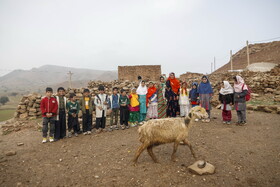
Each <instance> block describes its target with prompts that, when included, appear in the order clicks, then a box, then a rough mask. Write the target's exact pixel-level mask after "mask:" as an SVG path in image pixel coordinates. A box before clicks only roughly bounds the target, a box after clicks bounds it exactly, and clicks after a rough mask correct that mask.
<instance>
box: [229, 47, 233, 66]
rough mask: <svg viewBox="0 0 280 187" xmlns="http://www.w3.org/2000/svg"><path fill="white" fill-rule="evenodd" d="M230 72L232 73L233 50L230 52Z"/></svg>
mask: <svg viewBox="0 0 280 187" xmlns="http://www.w3.org/2000/svg"><path fill="white" fill-rule="evenodd" d="M230 70H231V71H232V70H233V69H232V50H230Z"/></svg>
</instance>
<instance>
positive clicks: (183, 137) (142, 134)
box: [133, 106, 208, 165]
mask: <svg viewBox="0 0 280 187" xmlns="http://www.w3.org/2000/svg"><path fill="white" fill-rule="evenodd" d="M196 118H198V119H202V118H204V119H206V118H208V114H207V112H206V110H205V109H204V108H202V107H200V106H196V107H193V108H192V109H191V110H190V112H189V114H188V116H187V117H185V118H165V119H155V120H150V121H148V122H146V123H145V124H144V125H143V126H141V127H139V129H138V133H139V140H140V142H141V143H142V145H141V146H140V147H139V148H138V150H137V151H136V154H135V157H134V159H133V162H134V164H135V165H136V163H137V160H138V158H139V156H140V154H141V153H142V152H143V151H144V150H145V149H147V151H148V153H149V155H150V156H151V158H152V159H153V161H154V162H156V163H157V162H158V160H157V158H156V157H155V155H154V153H153V147H154V146H157V145H160V144H166V143H172V142H174V147H173V153H172V156H171V160H172V161H175V160H176V159H175V153H176V151H177V148H178V145H179V144H180V142H181V141H182V142H184V144H186V145H188V147H189V148H190V150H191V153H192V155H193V157H194V158H196V156H195V153H194V151H193V149H192V146H191V144H190V142H189V141H188V140H187V137H188V132H189V130H190V128H191V126H192V124H193V121H194V119H196Z"/></svg>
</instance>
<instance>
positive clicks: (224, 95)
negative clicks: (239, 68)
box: [219, 81, 233, 125]
mask: <svg viewBox="0 0 280 187" xmlns="http://www.w3.org/2000/svg"><path fill="white" fill-rule="evenodd" d="M219 101H220V102H221V104H222V106H221V109H222V111H223V112H222V117H223V123H226V124H228V125H229V124H230V122H231V106H230V105H232V103H233V88H232V86H231V85H230V84H229V82H228V81H223V83H222V85H221V89H220V93H219Z"/></svg>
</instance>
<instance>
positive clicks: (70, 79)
mask: <svg viewBox="0 0 280 187" xmlns="http://www.w3.org/2000/svg"><path fill="white" fill-rule="evenodd" d="M67 74H68V75H69V88H70V89H72V75H73V74H74V73H72V72H71V71H69V72H68V73H67Z"/></svg>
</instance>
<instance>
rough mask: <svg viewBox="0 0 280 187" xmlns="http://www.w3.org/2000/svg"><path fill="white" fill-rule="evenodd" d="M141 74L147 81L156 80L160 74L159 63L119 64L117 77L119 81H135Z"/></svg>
mask: <svg viewBox="0 0 280 187" xmlns="http://www.w3.org/2000/svg"><path fill="white" fill-rule="evenodd" d="M139 75H140V76H142V78H143V79H144V80H147V81H158V80H159V77H160V76H161V66H160V65H146V66H119V67H118V78H119V81H125V80H129V81H137V77H138V76H139Z"/></svg>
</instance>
